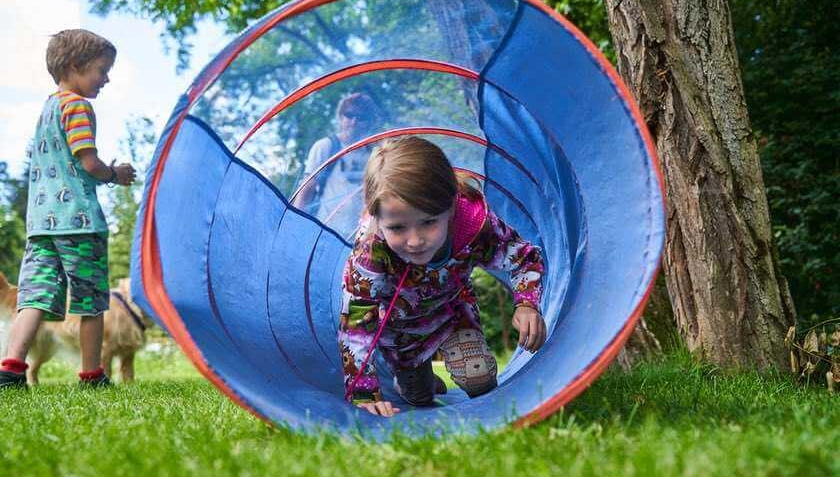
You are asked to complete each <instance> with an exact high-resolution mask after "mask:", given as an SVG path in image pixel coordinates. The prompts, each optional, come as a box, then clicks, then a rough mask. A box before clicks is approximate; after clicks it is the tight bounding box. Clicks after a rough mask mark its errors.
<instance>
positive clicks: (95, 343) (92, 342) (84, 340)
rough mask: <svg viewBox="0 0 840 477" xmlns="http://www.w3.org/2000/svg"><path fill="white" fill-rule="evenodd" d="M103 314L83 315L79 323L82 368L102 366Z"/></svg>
mask: <svg viewBox="0 0 840 477" xmlns="http://www.w3.org/2000/svg"><path fill="white" fill-rule="evenodd" d="M102 331H103V321H102V315H101V314H99V315H96V316H83V317H82V322H81V323H80V324H79V348H81V350H82V370H91V371H94V370H97V369H99V368H101V367H102Z"/></svg>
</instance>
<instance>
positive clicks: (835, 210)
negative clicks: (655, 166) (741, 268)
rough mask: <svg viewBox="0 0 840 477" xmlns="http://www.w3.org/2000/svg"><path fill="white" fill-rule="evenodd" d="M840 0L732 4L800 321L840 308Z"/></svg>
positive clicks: (805, 323) (776, 230)
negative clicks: (839, 19)
mask: <svg viewBox="0 0 840 477" xmlns="http://www.w3.org/2000/svg"><path fill="white" fill-rule="evenodd" d="M839 7H840V6H838V3H837V2H836V1H835V0H812V1H809V2H799V1H796V0H774V1H755V0H744V1H739V2H735V3H734V4H733V6H732V17H733V22H734V23H735V38H736V39H737V44H738V52H739V58H740V62H741V65H742V68H743V72H744V74H743V78H744V89H745V91H746V98H747V105H748V107H749V110H750V119H751V120H752V122H753V126H754V128H755V131H756V136H757V137H758V138H759V139H758V143H759V150H760V152H761V162H762V165H763V167H764V180H765V183H766V185H767V199H768V201H769V203H770V216H771V219H772V223H773V234H774V237H775V239H776V243H777V244H778V246H779V255H780V263H781V265H782V270H783V271H784V274H785V276H786V277H787V279H788V281H789V283H790V290H791V293H792V294H793V296H794V300H795V302H796V308H797V311H798V315H799V316H798V318H797V327H798V328H801V329H807V328H809V327H811V326H813V325H814V324H816V323H817V322H820V321H824V320H826V319H830V318H832V317H834V318H838V317H840V246H838V244H840V200H839V199H838V197H840V120H838V118H840V87H838V85H839V84H840V45H838V42H837V38H840V22H837V21H831V20H829V19H831V18H835V19H836V18H837V15H838V12H840V8H839Z"/></svg>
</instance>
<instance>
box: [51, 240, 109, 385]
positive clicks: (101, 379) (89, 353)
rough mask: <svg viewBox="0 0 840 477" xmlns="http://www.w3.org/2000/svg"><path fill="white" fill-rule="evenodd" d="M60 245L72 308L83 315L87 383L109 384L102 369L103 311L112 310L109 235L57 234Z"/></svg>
mask: <svg viewBox="0 0 840 477" xmlns="http://www.w3.org/2000/svg"><path fill="white" fill-rule="evenodd" d="M55 245H56V249H57V250H58V253H59V255H60V257H61V262H62V265H63V266H64V269H65V270H66V272H67V280H68V282H69V284H70V309H69V312H70V313H73V314H77V315H81V316H82V319H81V323H80V325H79V347H80V348H81V354H82V371H81V372H80V373H79V378H80V379H81V381H82V382H83V383H91V384H108V383H107V381H108V379H107V377H105V374H104V372H103V370H102V361H101V353H102V334H103V321H102V315H103V313H105V311H106V310H108V302H109V286H108V236H107V235H106V234H82V235H66V236H62V237H60V238H59V237H56V239H55Z"/></svg>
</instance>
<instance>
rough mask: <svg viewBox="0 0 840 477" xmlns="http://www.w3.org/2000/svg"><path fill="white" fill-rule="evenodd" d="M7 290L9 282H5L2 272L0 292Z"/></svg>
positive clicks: (0, 275) (0, 273)
mask: <svg viewBox="0 0 840 477" xmlns="http://www.w3.org/2000/svg"><path fill="white" fill-rule="evenodd" d="M7 288H9V281H8V280H6V275H3V272H0V290H5V289H7Z"/></svg>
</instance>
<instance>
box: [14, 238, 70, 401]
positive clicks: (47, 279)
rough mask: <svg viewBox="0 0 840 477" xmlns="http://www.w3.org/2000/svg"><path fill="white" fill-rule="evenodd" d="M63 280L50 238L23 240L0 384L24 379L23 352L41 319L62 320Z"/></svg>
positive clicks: (64, 297) (64, 281)
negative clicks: (15, 298) (12, 319)
mask: <svg viewBox="0 0 840 477" xmlns="http://www.w3.org/2000/svg"><path fill="white" fill-rule="evenodd" d="M65 300H66V280H65V277H64V270H63V268H62V266H61V261H60V260H59V257H58V253H57V252H56V250H55V247H54V245H53V243H52V239H51V238H50V237H43V236H36V237H30V238H29V239H27V241H26V249H25V250H24V254H23V260H22V261H21V267H20V279H19V281H18V296H17V306H18V315H17V317H16V318H15V321H14V322H13V323H12V327H11V329H10V330H9V341H8V348H7V353H8V356H7V357H6V359H4V360H3V361H2V362H0V366H2V368H0V386H2V385H4V384H13V385H16V384H20V383H19V382H18V381H20V380H21V379H22V381H21V383H25V382H26V376H25V372H26V368H27V365H26V362H25V360H26V355H27V354H28V353H29V348H30V347H31V346H32V342H33V340H34V339H35V335H36V334H37V333H38V327H39V326H40V325H41V321H42V320H44V319H53V320H55V319H59V320H60V319H63V317H64V306H65Z"/></svg>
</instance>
